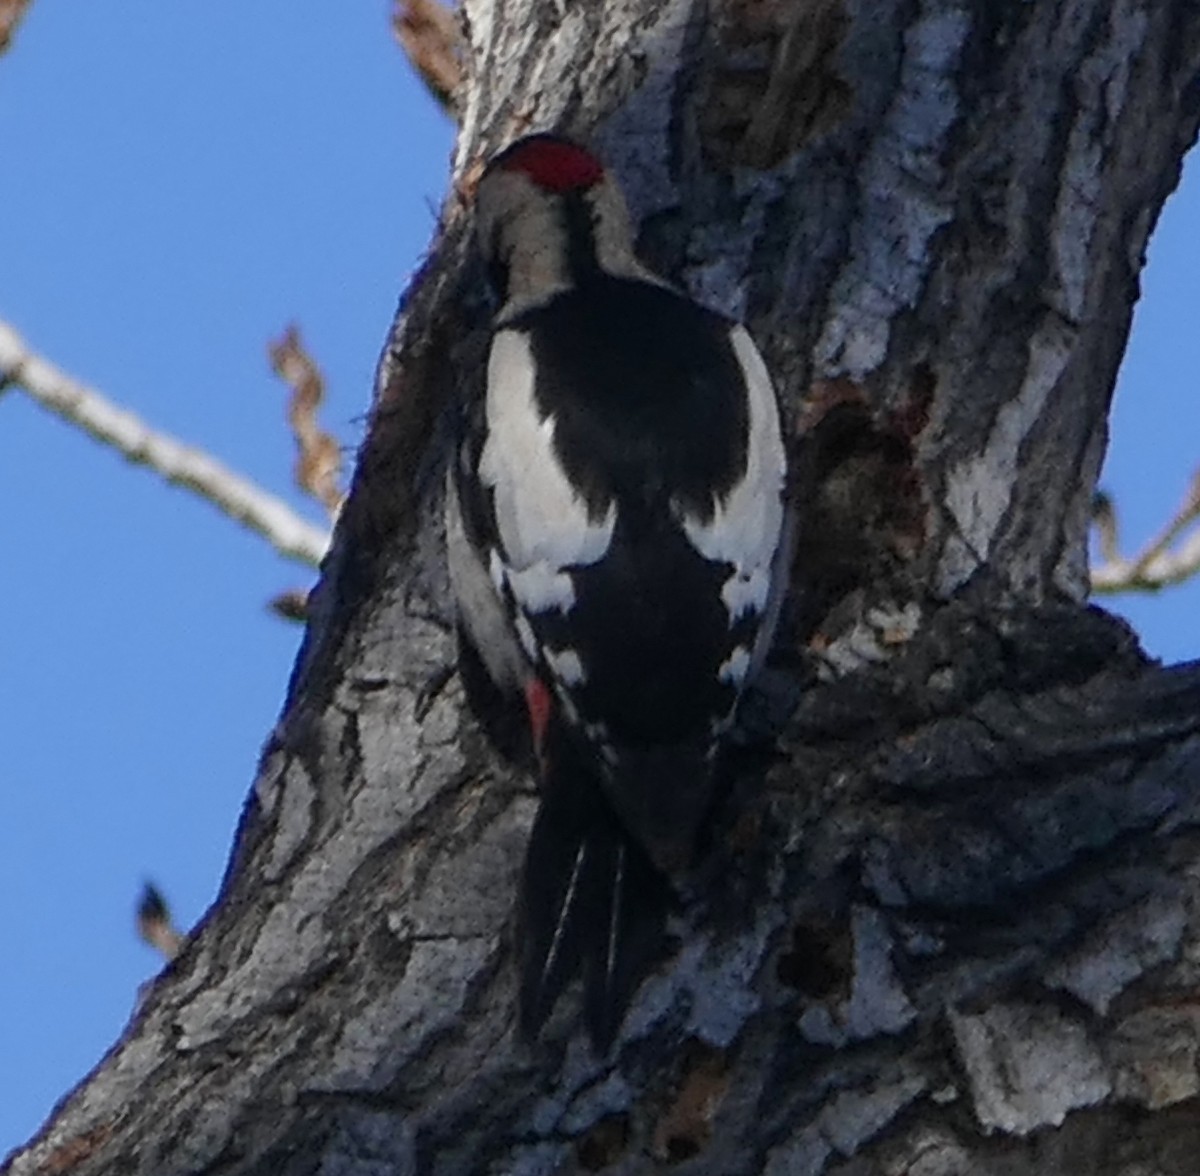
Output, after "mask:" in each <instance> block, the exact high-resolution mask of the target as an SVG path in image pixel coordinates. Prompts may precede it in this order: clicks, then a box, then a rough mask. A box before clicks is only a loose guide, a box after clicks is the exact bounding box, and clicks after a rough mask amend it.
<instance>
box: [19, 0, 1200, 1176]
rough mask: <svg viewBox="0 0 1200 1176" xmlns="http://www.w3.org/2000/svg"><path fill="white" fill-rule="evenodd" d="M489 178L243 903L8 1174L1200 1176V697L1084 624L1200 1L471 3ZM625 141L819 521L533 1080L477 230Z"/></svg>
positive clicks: (420, 319)
mask: <svg viewBox="0 0 1200 1176" xmlns="http://www.w3.org/2000/svg"><path fill="white" fill-rule="evenodd" d="M466 18H467V22H468V34H469V44H470V54H471V63H470V64H471V70H472V75H471V80H470V85H469V87H468V92H467V94H466V96H465V104H464V107H463V120H464V121H463V129H462V134H461V136H460V142H459V149H458V154H457V157H456V164H455V179H456V187H455V189H454V192H453V194H452V195H451V197H450V198H449V199H448V201H447V205H446V209H445V213H444V218H443V221H444V223H443V226H442V229H441V232H440V236H439V239H438V241H437V243H436V245H435V248H434V251H433V253H432V255H431V258H430V261H429V262H428V264H427V265H426V267H425V269H424V271H423V272H422V273H421V274H420V275H419V277H418V279H417V280H416V282H415V283H414V286H413V289H412V290H411V291H410V292H409V293H408V295H407V296H406V298H405V301H404V304H403V305H402V308H401V312H400V314H399V316H398V318H397V322H396V326H395V329H394V331H393V334H392V337H391V339H390V341H389V343H388V346H387V349H386V352H385V355H384V359H383V361H382V363H381V367H380V379H379V386H378V389H377V397H376V408H375V413H374V420H373V424H372V429H371V432H370V436H369V437H368V439H367V441H366V442H365V444H364V447H363V451H362V453H361V454H360V460H359V465H358V469H357V471H356V474H355V480H354V486H353V489H352V493H351V495H350V498H349V500H348V501H347V503H346V506H345V509H344V511H343V513H342V516H341V519H340V521H339V525H338V531H337V535H336V538H335V543H334V548H333V551H332V553H331V555H330V557H329V558H328V559H327V561H326V565H325V571H324V576H323V579H322V583H321V585H320V587H319V589H318V591H317V593H316V595H315V597H314V599H313V602H312V605H311V616H310V622H309V633H308V637H307V640H306V643H305V647H304V650H303V651H302V653H301V656H300V658H299V660H298V663H297V667H296V670H295V673H294V676H293V682H292V688H291V691H290V694H289V698H288V701H287V705H286V708H285V711H284V714H283V716H282V717H281V719H280V721H279V723H278V725H277V727H276V729H275V730H274V732H273V733H272V734H271V737H270V739H269V741H268V744H267V747H266V749H265V751H264V753H263V758H262V764H261V768H260V772H259V775H258V778H257V780H256V781H255V784H254V787H253V790H252V792H251V795H250V797H249V800H248V802H247V805H246V810H245V814H244V817H243V820H242V823H241V827H240V829H239V831H238V835H237V841H236V844H235V847H234V851H233V854H232V857H231V862H230V866H229V871H228V874H227V877H226V879H225V882H224V885H223V887H222V892H221V897H220V899H219V901H218V902H217V904H216V905H215V906H214V908H213V909H212V910H211V911H210V912H209V914H208V915H207V916H206V918H205V920H204V922H203V924H202V925H201V927H199V928H198V929H197V931H196V932H194V933H193V935H192V936H191V937H190V939H189V941H188V943H187V944H186V945H185V947H184V949H183V951H182V952H181V954H180V955H179V956H178V957H177V958H176V960H175V961H174V962H172V963H171V964H170V965H169V966H168V967H167V968H166V969H165V970H164V973H163V975H162V976H161V978H160V979H159V981H158V982H157V983H156V984H155V986H154V987H153V989H152V990H151V991H150V992H149V993H148V994H147V996H146V998H145V999H144V1001H143V1003H142V1005H141V1007H140V1008H139V1010H138V1012H137V1015H136V1016H135V1018H134V1020H133V1022H132V1023H131V1025H130V1026H129V1028H128V1030H127V1031H126V1033H125V1035H124V1036H123V1037H122V1039H121V1041H120V1042H119V1043H118V1044H117V1045H116V1046H114V1048H113V1050H112V1051H111V1052H110V1054H109V1055H108V1056H107V1057H106V1058H105V1059H104V1061H103V1062H102V1063H101V1065H100V1066H99V1067H98V1068H97V1070H96V1071H95V1072H94V1073H93V1074H92V1075H91V1076H90V1077H89V1078H88V1079H87V1080H86V1081H85V1082H84V1083H83V1084H82V1085H81V1086H80V1087H79V1088H78V1089H77V1090H76V1091H74V1092H73V1093H72V1094H71V1095H70V1096H68V1098H67V1099H66V1100H64V1102H63V1103H62V1104H61V1105H60V1106H59V1107H58V1108H57V1110H56V1111H55V1114H54V1116H53V1117H52V1119H51V1121H50V1123H48V1124H47V1126H46V1127H45V1128H44V1129H43V1131H42V1132H41V1134H40V1135H39V1136H38V1137H37V1138H36V1139H35V1140H34V1141H33V1142H32V1143H31V1144H30V1145H29V1146H28V1147H27V1148H25V1149H23V1150H21V1151H20V1152H18V1153H15V1154H14V1155H13V1156H11V1157H10V1158H9V1160H8V1162H7V1163H6V1165H5V1167H4V1169H3V1170H4V1171H5V1172H8V1173H11V1174H12V1176H32V1174H34V1173H39V1174H41V1173H65V1172H70V1173H74V1174H79V1176H86V1174H90V1173H97V1174H99V1173H104V1174H117V1173H128V1174H135V1173H136V1174H145V1176H164V1174H175V1173H179V1174H182V1173H202V1172H203V1173H218V1172H220V1173H223V1174H229V1173H239V1174H241V1173H247V1174H248V1173H263V1174H266V1173H272V1174H277V1173H283V1174H288V1176H291V1174H296V1176H299V1174H301V1173H317V1172H320V1173H324V1174H332V1173H345V1174H353V1176H366V1174H371V1176H379V1174H381V1173H385V1172H386V1173H408V1172H412V1173H447V1174H450V1173H465V1172H494V1173H527V1174H530V1176H532V1174H534V1173H554V1172H566V1171H575V1170H583V1171H600V1170H604V1171H609V1172H614V1173H615V1172H620V1173H638V1172H648V1171H653V1170H656V1169H657V1168H659V1167H663V1166H675V1167H676V1168H677V1170H678V1171H680V1172H688V1173H717V1174H722V1176H732V1174H736V1173H757V1172H767V1173H772V1174H782V1173H788V1174H790V1176H806V1174H813V1176H815V1174H817V1173H841V1174H846V1176H848V1174H851V1173H853V1174H856V1176H857V1174H864V1176H865V1174H867V1173H870V1174H881V1176H882V1174H893V1173H894V1174H899V1173H908V1174H919V1176H937V1174H947V1176H948V1174H951V1173H986V1174H988V1176H993V1174H994V1176H1001V1174H1009V1173H1011V1174H1014V1176H1015V1174H1017V1173H1022V1174H1024V1173H1047V1174H1050V1173H1054V1174H1068V1176H1069V1174H1073V1173H1079V1174H1080V1176H1082V1174H1083V1173H1088V1174H1093V1173H1096V1174H1101V1176H1108V1174H1112V1176H1135V1174H1136V1176H1146V1174H1150V1173H1155V1174H1157V1173H1163V1174H1168V1173H1172V1174H1173V1173H1179V1174H1181V1176H1182V1174H1184V1173H1187V1174H1189V1176H1190V1174H1191V1173H1193V1172H1194V1171H1195V1170H1196V1159H1195V1157H1196V1156H1197V1155H1198V1154H1200V1127H1198V1126H1197V1123H1198V1122H1200V1120H1197V1117H1196V1114H1195V1104H1194V1101H1193V1100H1194V1099H1195V1098H1196V1096H1197V1093H1198V1087H1200V1069H1198V1066H1197V1052H1198V1050H1200V1014H1198V1012H1197V1009H1198V1007H1200V1006H1198V1005H1197V1002H1196V999H1195V996H1194V993H1195V992H1196V991H1197V985H1198V982H1200V975H1198V974H1197V969H1198V965H1197V962H1196V960H1197V959H1198V958H1200V950H1198V945H1200V830H1198V828H1197V819H1198V814H1200V666H1196V665H1192V666H1183V667H1176V668H1171V669H1163V668H1159V667H1156V666H1154V665H1151V664H1149V663H1147V662H1146V661H1145V660H1144V659H1143V657H1142V656H1141V654H1140V653H1139V651H1138V649H1137V647H1136V643H1135V642H1134V641H1133V639H1132V638H1131V636H1130V635H1129V634H1128V632H1127V631H1125V630H1124V629H1123V628H1122V626H1121V625H1119V624H1118V623H1117V622H1115V621H1114V620H1112V619H1111V618H1109V617H1106V616H1105V615H1104V614H1102V613H1100V612H1099V611H1097V610H1093V609H1089V608H1087V607H1086V605H1085V603H1084V600H1083V596H1084V592H1085V562H1084V561H1085V537H1086V527H1087V519H1088V505H1089V501H1090V497H1091V492H1092V487H1093V482H1094V479H1095V475H1096V471H1097V468H1098V466H1099V462H1100V459H1101V455H1102V450H1103V445H1104V435H1105V416H1106V412H1107V407H1108V402H1109V398H1110V395H1111V391H1112V385H1113V379H1114V376H1115V372H1116V367H1117V364H1118V362H1119V359H1120V356H1121V353H1122V350H1123V347H1124V343H1125V338H1126V335H1127V332H1128V327H1129V320H1130V314H1131V309H1132V305H1133V300H1134V298H1135V295H1136V291H1137V280H1138V271H1139V269H1140V266H1141V262H1142V258H1143V255H1144V249H1145V244H1146V239H1147V235H1148V233H1149V231H1150V229H1151V227H1152V225H1153V223H1154V221H1155V219H1156V217H1157V215H1158V212H1159V209H1160V207H1161V205H1162V202H1163V200H1164V199H1165V197H1166V195H1167V194H1168V193H1169V191H1170V190H1171V189H1172V187H1173V186H1174V184H1175V182H1176V179H1177V176H1178V169H1179V163H1180V159H1181V156H1182V154H1183V152H1184V150H1185V149H1186V147H1187V146H1188V145H1189V144H1190V143H1191V142H1192V140H1193V138H1194V136H1195V133H1196V128H1197V121H1198V118H1200V14H1198V13H1197V10H1196V9H1195V6H1194V5H1193V4H1191V3H1189V2H1187V0H1163V2H1161V3H1158V4H1153V5H1151V4H1144V3H1137V2H1136V0H1104V2H1101V0H1030V2H1029V3H1024V4H1019V5H1016V4H1013V5H1000V4H982V3H978V4H954V3H947V2H935V0H919V2H918V3H914V4H903V5H902V4H897V3H889V2H886V0H885V2H882V3H877V4H871V5H860V6H855V5H853V4H849V3H843V4H838V3H834V2H831V0H806V2H805V3H798V4H784V3H782V2H779V3H772V2H771V0H725V2H724V3H717V4H715V5H701V4H699V3H696V2H695V0H622V2H614V3H607V4H602V5H601V4H583V3H577V2H572V0H566V2H565V3H538V4H534V3H532V2H531V0H467V3H466ZM550 126H554V127H557V128H559V129H563V130H566V131H569V132H574V133H575V134H578V135H580V136H581V137H585V138H587V139H589V140H591V141H592V142H593V143H595V144H596V145H597V147H598V148H599V149H600V150H601V152H602V153H603V154H604V155H605V157H606V158H607V159H608V160H609V161H610V162H611V164H612V165H613V167H614V168H615V170H616V171H617V173H618V175H619V176H620V177H621V179H622V181H623V182H624V185H625V187H626V189H627V191H628V193H629V196H630V200H631V204H632V206H633V210H634V213H635V216H636V218H637V219H638V222H639V223H640V225H641V245H642V247H643V251H644V253H645V255H646V257H647V259H648V260H650V261H652V262H653V263H654V264H655V265H657V266H658V267H659V268H661V269H662V270H664V271H665V272H667V273H670V274H671V275H673V276H674V277H676V278H677V279H678V280H679V281H680V282H682V283H683V284H684V285H685V286H687V287H688V288H689V289H690V290H691V291H692V292H693V293H694V294H695V295H696V296H698V297H700V298H702V299H704V300H705V301H707V302H709V303H711V304H712V305H714V306H716V307H718V308H720V309H724V310H726V311H729V312H731V313H735V314H739V315H742V316H744V317H746V318H747V320H748V321H749V323H750V325H751V327H752V329H753V330H754V331H755V334H756V336H757V338H758V339H759V341H760V343H761V345H762V347H763V350H764V352H765V354H766V356H767V358H768V361H769V362H770V364H771V366H772V368H773V370H774V371H775V373H776V374H777V379H778V382H779V384H780V386H781V388H782V389H783V392H784V396H785V400H786V409H787V412H788V415H789V420H790V421H791V422H792V442H793V448H794V452H793V459H794V460H793V466H794V477H795V483H796V493H797V496H798V499H799V502H800V505H801V511H802V516H803V524H802V530H801V535H800V537H799V543H798V554H797V561H796V566H795V570H794V576H793V602H792V605H791V608H790V614H789V621H788V624H787V625H786V626H785V631H784V634H783V637H782V639H781V642H780V650H779V657H778V659H777V664H776V667H775V668H774V669H773V670H772V672H771V673H770V674H768V680H767V681H766V683H765V684H764V687H763V689H762V690H761V691H760V692H759V694H758V696H756V697H755V698H754V699H752V700H751V705H750V706H748V707H747V708H746V710H747V714H746V717H745V726H746V729H747V736H746V740H745V746H744V747H742V748H741V749H739V750H738V752H737V753H736V754H735V755H734V756H733V757H732V760H733V762H732V764H731V771H730V777H731V781H732V783H731V787H730V790H729V796H728V799H727V801H726V802H725V803H724V805H723V807H722V809H721V811H720V812H719V813H718V815H717V817H716V819H715V822H714V829H713V838H712V841H713V844H712V847H711V850H710V852H709V854H708V856H707V859H706V861H705V863H704V865H703V866H702V868H701V870H700V872H699V876H698V878H697V882H696V891H697V898H696V901H695V902H693V903H692V904H691V905H690V907H689V908H688V909H687V910H686V912H685V913H684V915H683V917H682V920H681V926H680V935H681V942H680V947H679V950H678V952H677V954H676V955H675V957H674V959H673V960H672V961H671V962H670V964H669V965H668V966H665V967H664V968H663V969H662V970H661V971H660V972H659V973H658V974H656V975H655V976H653V977H652V978H651V979H650V980H649V981H647V983H646V984H645V985H644V986H643V988H642V990H641V992H640V994H639V997H638V999H637V1000H636V1002H635V1005H634V1007H633V1009H632V1010H631V1012H630V1015H629V1017H628V1018H627V1021H626V1023H625V1026H624V1028H623V1031H622V1033H621V1036H620V1038H619V1041H618V1044H617V1048H616V1051H615V1053H614V1054H613V1056H612V1057H611V1058H609V1059H597V1058H595V1057H593V1056H592V1055H591V1053H590V1052H589V1049H588V1047H587V1045H586V1043H585V1041H584V1038H583V1036H582V1035H581V1034H580V1032H579V1031H578V1026H577V1023H576V1022H577V1017H576V1010H575V1009H574V1008H573V1007H572V1005H571V1001H569V1000H568V1001H564V1002H563V1004H562V1005H561V1006H560V1008H559V1010H558V1014H557V1015H556V1017H555V1018H554V1019H553V1020H552V1022H551V1024H550V1026H549V1027H548V1031H547V1033H546V1036H545V1040H544V1042H543V1043H542V1044H541V1045H540V1046H538V1047H537V1048H534V1049H530V1048H527V1047H525V1046H522V1045H520V1044H518V1043H516V1042H514V1040H513V1023H514V995H515V994H514V977H513V960H512V951H511V947H510V944H509V941H508V938H507V937H508V934H509V916H510V911H511V905H512V899H513V893H514V887H515V880H516V875H517V870H518V868H519V863H520V859H521V855H522V852H523V848H524V841H525V838H526V836H527V833H528V829H529V824H530V820H531V816H532V812H533V809H534V805H535V797H534V795H533V793H532V790H531V786H530V783H529V779H528V775H527V774H526V773H524V772H523V771H522V770H521V768H520V766H519V765H513V764H511V763H509V762H508V761H507V760H505V759H504V758H503V757H501V756H500V755H498V754H497V752H496V750H495V748H494V746H493V745H492V743H491V742H489V740H488V739H487V738H486V737H485V735H484V734H483V732H482V730H481V729H480V726H479V724H478V722H477V721H476V719H475V718H474V717H473V716H472V715H471V714H470V713H469V712H468V711H466V710H465V708H464V702H463V690H462V686H461V683H460V681H459V678H458V676H457V675H456V674H455V673H454V672H453V669H454V665H455V649H454V640H453V634H452V630H451V627H450V619H451V618H450V616H449V612H448V605H447V595H448V593H447V585H446V578H445V573H444V569H443V556H442V549H441V534H440V521H439V520H440V470H441V463H442V460H443V457H444V449H445V436H446V424H445V409H446V406H447V405H448V404H450V403H451V402H452V398H453V397H454V396H456V395H458V394H461V393H462V391H463V390H464V389H467V390H469V389H470V388H471V387H472V381H474V380H478V379H479V375H480V370H481V362H480V361H481V356H482V353H483V350H482V349H483V347H484V345H485V342H486V323H487V317H488V305H487V302H486V297H485V295H484V292H483V287H482V283H481V281H480V274H479V270H478V263H477V262H476V261H475V260H474V258H473V255H472V253H471V250H470V246H469V238H468V232H467V230H468V225H467V217H466V215H465V211H464V207H463V202H462V199H461V197H460V196H459V195H458V193H459V192H460V191H464V190H466V188H467V187H469V180H470V176H471V172H472V168H473V166H474V165H475V164H476V163H477V162H478V160H479V159H480V157H481V156H483V155H486V154H489V153H490V152H491V151H492V150H494V149H495V148H497V147H499V146H500V145H502V144H503V142H505V141H506V139H507V138H509V137H511V136H513V135H515V134H517V133H520V132H522V131H524V130H527V129H530V128H533V127H550Z"/></svg>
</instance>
